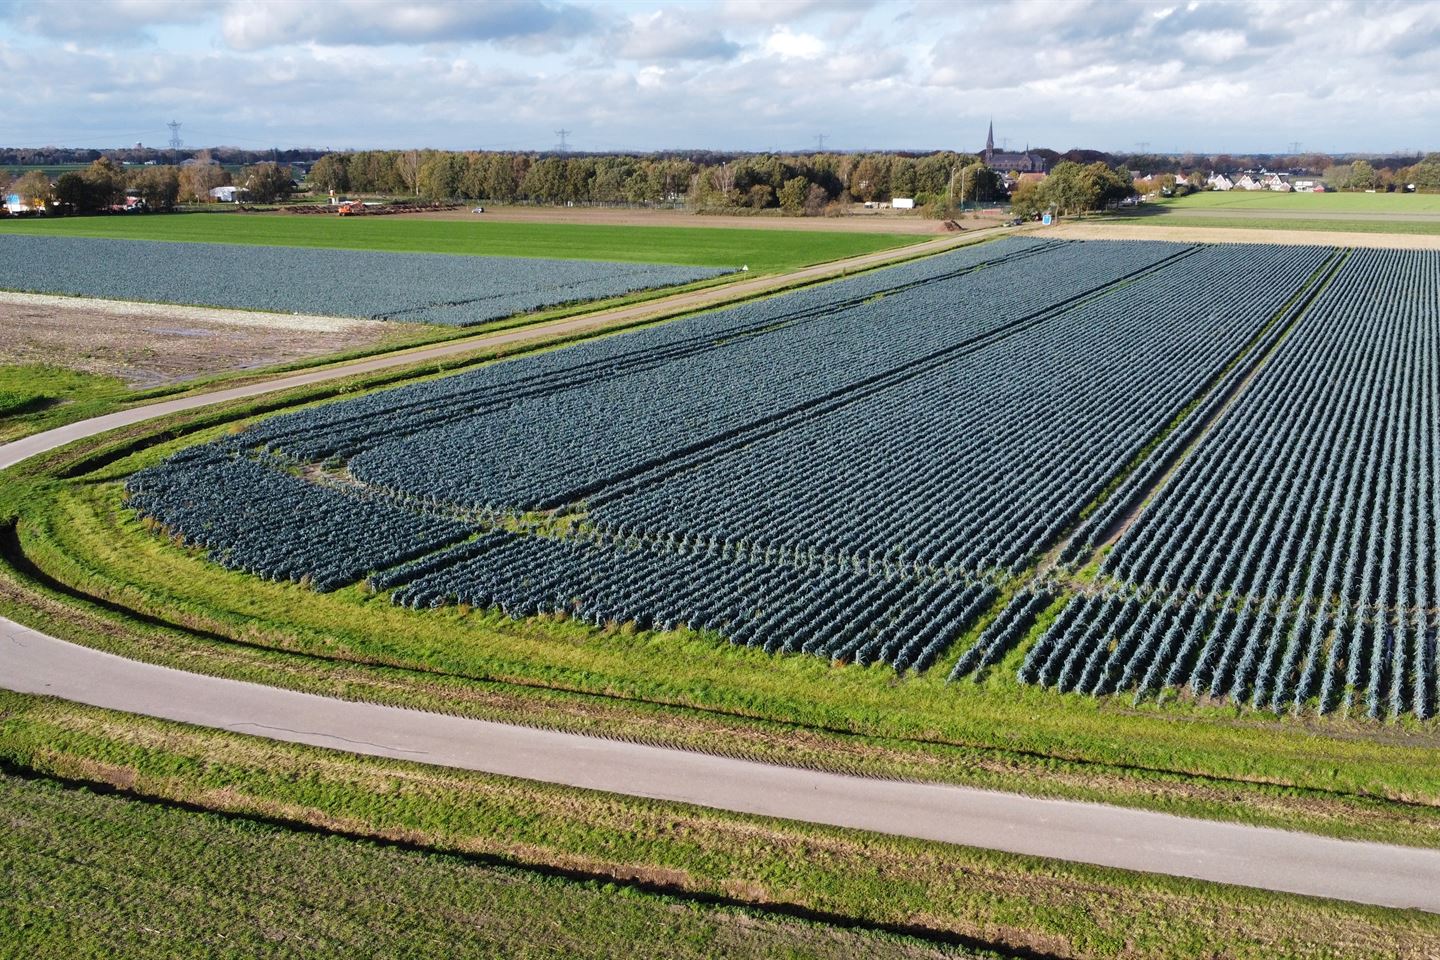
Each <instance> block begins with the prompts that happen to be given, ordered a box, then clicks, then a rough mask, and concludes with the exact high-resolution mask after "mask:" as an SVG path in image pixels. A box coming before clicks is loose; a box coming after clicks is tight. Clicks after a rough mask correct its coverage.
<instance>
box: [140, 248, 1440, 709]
mask: <svg viewBox="0 0 1440 960" xmlns="http://www.w3.org/2000/svg"><path fill="white" fill-rule="evenodd" d="M1347 256H1348V254H1347V253H1346V252H1343V251H1336V250H1332V249H1329V248H1319V247H1284V246H1262V245H1253V246H1252V245H1224V246H1187V245H1180V244H1164V243H1125V242H1097V241H1086V242H1059V241H1046V240H1037V239H1022V238H1011V239H1007V240H1001V241H997V242H993V243H989V244H985V245H982V246H978V247H971V248H966V249H965V250H961V251H956V252H953V253H950V254H947V255H943V256H938V257H933V258H928V259H925V260H920V261H915V262H912V263H909V264H905V265H902V266H898V267H893V268H889V269H885V270H879V271H875V272H872V273H867V274H863V275H861V276H858V277H854V278H851V279H847V280H843V281H839V282H835V283H831V284H827V285H824V286H820V287H814V288H810V289H807V290H803V291H799V292H796V293H792V294H789V295H786V296H782V297H777V298H773V299H770V300H765V301H760V302H755V303H750V304H746V305H742V306H738V307H734V308H731V309H727V310H723V311H718V312H714V313H710V314H704V315H700V316H696V317H692V318H689V319H686V320H683V321H677V322H673V323H670V324H666V325H663V326H659V327H654V328H650V329H647V330H643V331H638V332H634V333H630V334H626V335H623V336H615V337H608V338H604V339H599V340H593V341H590V342H587V343H583V344H580V345H577V346H574V347H571V348H567V349H565V350H562V351H556V352H552V353H547V354H543V355H538V356H535V357H531V358H523V359H517V360H512V361H507V362H503V363H498V364H494V365H491V366H488V367H484V368H481V369H478V370H475V371H471V372H467V373H463V374H459V375H455V376H451V377H447V378H444V379H441V380H436V381H430V382H426V383H423V384H417V385H413V386H407V387H401V388H397V389H392V390H387V391H383V392H380V393H375V394H372V395H369V396H365V397H360V398H357V399H354V400H348V401H344V402H340V403H335V404H329V405H325V406H320V407H315V408H311V409H307V410H304V411H300V412H296V413H293V414H289V415H284V416H280V417H275V418H272V419H269V420H267V421H264V422H262V423H260V424H258V425H257V426H255V427H253V428H251V429H249V430H247V431H245V432H243V433H241V434H239V435H236V436H232V437H227V438H225V439H223V440H220V441H216V442H214V443H211V444H209V445H207V446H204V447H201V448H196V449H192V450H189V451H185V452H183V453H182V454H180V455H178V456H176V457H174V458H172V459H171V460H170V461H168V462H166V463H164V464H162V465H160V466H158V467H155V468H152V469H150V470H147V471H143V472H141V473H139V474H136V475H134V476H133V477H131V478H130V480H129V482H128V489H129V495H130V502H131V504H132V506H133V507H134V508H135V509H136V510H138V511H139V512H140V513H141V514H143V515H145V516H147V517H149V518H152V521H153V522H156V523H158V524H161V525H163V526H164V527H165V528H166V529H167V530H168V531H169V532H170V533H172V534H174V535H178V536H179V537H180V538H181V539H183V540H184V541H185V542H188V543H190V544H193V545H197V546H200V547H203V548H205V549H207V550H208V551H209V554H210V556H211V557H212V558H213V559H214V560H216V561H218V562H220V563H223V564H225V565H227V566H231V567H233V568H236V569H242V570H246V571H248V572H251V573H255V574H258V575H262V576H266V577H271V578H277V579H291V580H301V579H306V581H307V582H309V583H311V584H313V585H314V586H315V587H316V588H318V589H327V590H328V589H334V588H338V587H340V586H343V585H346V584H350V583H355V582H358V581H360V580H362V579H365V580H367V582H368V583H369V585H370V587H371V588H372V589H375V590H380V591H389V596H390V597H391V599H392V600H393V601H394V602H396V603H400V604H404V605H406V606H411V607H417V608H428V607H436V606H443V605H446V604H452V603H464V604H469V605H472V606H477V607H496V608H499V609H502V610H504V611H505V612H507V613H509V614H510V615H512V616H516V617H523V616H530V615H535V614H552V613H563V614H566V615H569V616H571V617H574V618H577V619H581V620H584V621H587V622H590V623H593V624H597V625H602V624H617V623H618V624H624V623H633V624H634V625H636V626H637V627H639V628H646V629H649V628H654V629H671V628H675V627H678V626H681V625H684V626H688V627H690V628H693V629H699V630H706V631H712V632H714V633H715V634H718V635H719V636H721V637H724V638H726V639H728V640H729V641H730V642H733V643H737V644H744V645H747V646H752V647H756V648H760V649H764V650H766V651H770V652H776V653H782V652H788V653H802V654H811V655H816V656H821V657H825V658H827V659H830V660H832V661H835V662H837V663H857V664H872V663H884V664H888V665H890V666H891V667H893V668H894V669H896V670H898V671H909V670H915V671H925V670H928V669H929V668H930V667H931V666H933V665H935V664H937V663H939V662H940V661H941V660H942V659H945V658H947V657H949V658H955V659H954V660H953V662H947V665H946V667H945V669H946V671H947V673H946V674H944V675H948V676H951V677H952V678H955V679H958V678H962V677H966V676H969V675H972V674H974V673H976V672H981V673H984V672H988V671H991V670H993V669H994V668H995V666H996V665H997V664H999V663H1001V661H1003V660H1005V658H1006V657H1007V656H1009V655H1010V654H1011V653H1012V652H1013V651H1015V650H1017V649H1019V650H1021V651H1022V653H1020V654H1017V655H1016V656H1017V657H1018V658H1019V659H1016V660H1013V661H1010V662H1013V663H1016V664H1018V665H1019V679H1020V680H1021V681H1023V682H1030V683H1041V684H1047V685H1052V686H1057V687H1059V688H1060V689H1063V690H1077V691H1084V692H1088V693H1095V694H1099V693H1110V692H1115V691H1118V690H1133V691H1139V692H1141V693H1144V692H1146V691H1155V690H1158V689H1160V688H1162V687H1164V686H1167V685H1170V686H1180V685H1183V686H1185V687H1186V689H1188V690H1191V691H1193V692H1195V693H1197V694H1213V695H1221V694H1224V695H1228V696H1231V697H1233V698H1235V699H1236V700H1237V701H1239V702H1244V703H1247V704H1249V705H1253V706H1267V707H1278V706H1279V705H1282V704H1292V705H1293V704H1301V703H1307V702H1318V703H1319V705H1320V707H1321V709H1326V708H1328V706H1330V705H1333V704H1335V703H1337V702H1345V701H1346V698H1356V697H1358V698H1360V700H1362V701H1363V702H1364V703H1365V704H1366V705H1367V710H1368V712H1369V713H1371V714H1372V715H1380V714H1381V713H1385V712H1389V713H1398V712H1405V711H1409V712H1413V713H1416V714H1418V715H1420V716H1422V717H1423V716H1427V715H1429V714H1430V713H1431V712H1433V710H1434V696H1435V692H1434V684H1435V670H1434V664H1435V650H1434V644H1435V632H1436V616H1435V604H1436V602H1437V599H1436V594H1437V592H1440V584H1437V581H1436V566H1435V559H1434V558H1435V555H1436V550H1437V543H1436V538H1435V529H1436V518H1437V516H1440V507H1437V504H1436V501H1435V497H1436V488H1435V486H1434V474H1435V472H1436V458H1437V456H1440V444H1437V434H1436V429H1435V427H1436V407H1435V400H1434V397H1435V396H1436V386H1437V382H1436V377H1437V370H1440V366H1437V364H1440V361H1437V357H1436V354H1435V343H1434V340H1435V334H1436V330H1435V326H1436V323H1437V321H1440V317H1437V308H1436V304H1437V297H1436V293H1437V288H1436V283H1437V278H1440V265H1437V258H1436V257H1435V256H1434V255H1429V254H1413V253H1412V254H1398V253H1382V252H1368V253H1364V254H1355V255H1353V256H1349V258H1348V259H1346V258H1347ZM1137 517H1138V519H1136V518H1137ZM1117 538H1118V543H1116V540H1117ZM285 543H294V544H296V545H297V549H295V550H293V551H286V550H284V549H279V550H277V548H276V544H282V545H283V544H285ZM1112 544H1114V546H1113V549H1112V548H1111V545H1112ZM1106 550H1108V552H1105V551H1106ZM1100 558H1103V562H1101V563H1100V564H1098V565H1097V563H1096V560H1097V559H1100ZM1047 611H1049V612H1047ZM970 631H975V637H976V638H975V640H974V641H973V642H972V643H971V644H970V645H969V646H968V647H967V648H966V649H963V650H961V649H959V648H958V647H957V640H958V639H959V638H960V637H962V636H964V635H965V634H966V633H967V632H970ZM1012 669H1013V668H1012Z"/></svg>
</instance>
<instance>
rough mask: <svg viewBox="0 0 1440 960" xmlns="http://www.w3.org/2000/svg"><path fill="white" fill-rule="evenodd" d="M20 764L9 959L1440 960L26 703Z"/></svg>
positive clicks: (599, 799) (626, 801)
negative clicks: (102, 788) (968, 959)
mask: <svg viewBox="0 0 1440 960" xmlns="http://www.w3.org/2000/svg"><path fill="white" fill-rule="evenodd" d="M0 764H3V765H4V768H5V769H8V770H9V771H11V775H9V776H0V811H3V812H0V827H3V831H0V876H4V877H5V890H6V899H5V908H4V909H3V910H0V955H5V956H10V955H14V956H17V957H19V956H24V957H51V956H53V957H56V958H59V957H64V958H67V960H68V958H71V957H92V956H93V957H102V956H104V957H110V956H125V957H148V956H157V957H158V956H165V957H190V956H195V957H201V956H203V957H212V956H236V957H252V956H280V955H283V956H296V957H298V956H406V957H425V956H496V957H499V956H504V957H507V958H508V957H525V956H531V957H534V956H566V957H570V956H574V957H622V956H623V957H637V958H639V957H648V956H664V957H690V956H695V957H705V956H745V957H751V956H755V957H759V956H773V957H796V958H798V957H847V956H854V957H871V956H874V957H892V956H893V957H931V956H939V955H956V954H959V953H962V952H963V951H961V950H956V949H954V948H953V947H951V948H948V949H947V948H946V947H944V946H943V945H944V944H947V943H948V944H958V945H960V946H962V947H976V948H982V949H998V950H1001V951H1003V952H1004V955H1007V956H1014V955H1016V954H1017V953H1018V954H1019V955H1021V956H1054V957H1061V956H1064V957H1081V958H1117V960H1118V958H1133V957H1147V958H1151V960H1182V958H1183V960H1191V958H1195V957H1201V956H1204V957H1227V958H1231V960H1249V958H1253V960H1262V958H1263V960H1271V958H1277V957H1284V958H1287V960H1298V958H1317V960H1318V958H1322V957H1324V958H1330V960H1342V958H1355V960H1360V958H1372V957H1381V956H1384V957H1414V958H1417V960H1418V958H1421V957H1427V956H1431V955H1433V954H1434V951H1435V950H1436V949H1437V947H1440V917H1437V916H1434V915H1429V914H1424V913H1419V912H1415V911H1398V910H1384V909H1378V908H1370V907H1361V906H1355V905H1351V904H1345V903H1338V902H1332V901H1324V900H1315V899H1308V898H1303V897H1295V896H1287V895H1280V894H1270V893H1265V892H1261V891H1256V890H1248V889H1244V888H1239V887H1226V886H1220V885H1215V884H1206V883H1200V882H1196V881H1190V880H1182V879H1173V878H1168V877H1159V876H1152V875H1148V874H1140V873H1130V872H1126V871H1121V870H1113V869H1105V868H1100V867H1091V866H1085V865H1080V864H1068V863H1063V862H1058V861H1052V860H1044V859H1040V858H1035V857H1021V856H1014V855H1010V854H1001V853H992V852H988V851H984V850H975V849H971V848H966V847H957V846H950V845H946V844H941V843H933V842H925V841H917V840H906V839H902V838H896V837H887V836H882V835H878V834H869V833H863V832H860V831H850V830H840V829H835V828H829V827H820V826H809V825H805V824H796V823H790V822H787V821H781V820H773V819H768V818H764V817H755V816H741V815H735V814H726V813H720V812H716V811H711V810H705V809H703V808H697V807H691V806H686V805H684V804H678V803H662V802H658V801H651V800H645V799H640V798H632V797H623V796H615V795H611V794H603V793H596V792H592V791H584V790H575V789H571V788H565V787H557V786H552V785H548V784H541V783H531V782H526V781H521V780H514V779H509V778H505V777H497V776H490V775H485V774H476V773H468V772H464V771H457V770H446V769H442V768H437V767H427V766H424V765H421V764H416V763H406V762H401V761H391V760H381V759H375V758H365V757H355V756H351V755H348V754H344V753H340V752H336V751H328V750H321V749H318V748H314V747H302V746H293V745H289V744H280V743H272V742H268V741H265V740H260V739H256V738H252V737H246V736H241V735H238V734H233V733H225V732H220V731H211V730H203V729H200V728H197V727H191V726H186V725H183V724H176V723H167V722H164V721H158V720H151V719H147V718H144V717H135V716H129V715H125V714H118V713H113V712H109V711H103V710H96V709H93V708H90V707H83V706H78V705H75V704H68V703H64V702H61V701H55V700H48V699H44V698H39V697H29V696H22V695H18V694H9V693H3V692H0ZM17 774H18V775H19V776H17ZM36 778H39V780H38V782H37V779H36ZM55 779H60V780H64V781H70V782H72V783H73V782H76V781H79V782H83V783H87V784H97V785H109V786H111V787H114V788H118V790H120V791H121V793H122V794H124V795H129V796H134V797H143V798H150V800H151V802H148V803H143V804H142V803H136V802H133V801H130V800H126V799H120V798H115V797H103V796H94V795H91V794H89V793H88V792H85V791H83V790H77V789H61V788H60V787H58V786H57V785H56V784H55V783H54V782H52V781H53V780H55ZM176 805H186V806H188V807H189V808H190V809H177V808H176ZM197 811H217V812H222V813H223V814H225V815H224V816H217V815H214V814H211V813H208V812H197ZM257 820H264V821H267V822H265V823H260V822H256V821H257ZM297 828H299V829H302V830H307V831H311V832H308V833H301V832H296V830H297ZM336 833H343V834H345V835H346V837H347V838H346V839H340V838H337V837H335V836H334V834H336ZM372 839H373V840H381V841H386V840H389V841H400V842H401V843H403V844H404V845H405V847H406V849H394V848H382V847H377V846H374V845H372V844H370V843H367V842H366V841H367V840H372ZM501 865H503V867H502V866H501ZM525 867H532V868H540V869H549V870H550V871H562V872H563V875H564V877H565V878H566V879H564V880H561V879H553V878H552V879H546V878H542V877H539V876H537V875H535V873H534V872H532V871H526V870H524V869H523V868H525ZM516 868H522V869H516ZM581 878H583V879H584V880H586V881H587V882H583V883H582V882H575V881H576V880H577V879H581ZM656 894H661V895H662V896H656ZM717 899H718V900H720V901H722V902H723V903H725V904H727V905H733V906H725V907H719V906H716V905H715V904H714V901H715V900H717ZM707 901H708V902H707ZM786 913H791V914H794V913H799V914H801V915H802V916H805V917H807V918H810V919H812V920H814V921H816V922H814V923H801V922H796V921H794V920H787V919H784V916H783V915H784V914H786ZM885 930H890V931H894V930H903V931H906V932H908V933H910V934H912V938H900V937H894V936H887V935H884V934H882V933H879V932H878V931H885Z"/></svg>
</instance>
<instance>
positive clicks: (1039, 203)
mask: <svg viewBox="0 0 1440 960" xmlns="http://www.w3.org/2000/svg"><path fill="white" fill-rule="evenodd" d="M1010 209H1011V211H1012V212H1013V213H1014V214H1015V216H1017V217H1023V218H1024V219H1026V220H1029V219H1030V218H1032V217H1036V216H1038V215H1040V214H1041V213H1044V212H1045V198H1044V197H1042V196H1041V195H1040V184H1039V183H1037V182H1035V181H1034V180H1021V181H1020V183H1019V184H1018V185H1017V186H1016V187H1015V192H1014V193H1012V194H1010Z"/></svg>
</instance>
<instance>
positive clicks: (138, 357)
mask: <svg viewBox="0 0 1440 960" xmlns="http://www.w3.org/2000/svg"><path fill="white" fill-rule="evenodd" d="M430 329H431V328H429V327H425V326H423V325H416V324H407V323H392V322H389V321H380V320H354V319H348V318H344V317H317V316H307V315H301V314H296V315H289V314H274V313H252V312H247V311H242V310H216V309H211V308H205V307H180V306H167V305H163V304H149V303H125V302H120V301H112V300H92V299H85V298H79V297H53V296H44V295H39V294H25V293H5V292H0V364H46V365H50V366H59V367H65V368H68V369H72V370H79V371H82V372H85V373H94V374H103V375H108V376H115V377H119V378H120V379H122V380H124V381H125V382H126V383H128V384H129V385H130V386H132V387H136V388H147V387H156V386H161V385H164V384H169V383H178V382H180V381H184V380H190V379H192V378H194V377H198V376H204V375H207V374H216V373H224V372H227V371H233V370H248V369H251V368H255V367H267V366H272V365H274V364H279V363H286V362H289V361H292V360H301V359H306V358H309V357H317V356H323V355H325V354H331V353H340V352H344V351H351V350H357V349H360V348H363V347H369V346H375V345H380V344H385V343H391V342H393V343H400V342H407V341H413V340H415V339H416V337H417V336H418V335H420V334H422V333H424V332H425V331H428V330H430Z"/></svg>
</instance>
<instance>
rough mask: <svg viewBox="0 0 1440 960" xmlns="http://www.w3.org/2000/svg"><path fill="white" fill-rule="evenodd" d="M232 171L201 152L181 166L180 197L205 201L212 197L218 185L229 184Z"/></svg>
mask: <svg viewBox="0 0 1440 960" xmlns="http://www.w3.org/2000/svg"><path fill="white" fill-rule="evenodd" d="M229 183H230V171H228V170H226V169H225V168H224V167H222V166H220V164H218V163H216V162H215V161H214V160H212V159H210V156H209V154H201V155H200V156H198V157H196V158H195V159H194V160H193V161H189V162H187V163H184V164H182V165H181V166H180V198H181V199H183V200H194V201H199V202H201V203H204V202H206V201H208V200H209V199H210V191H211V190H213V189H215V188H216V187H224V186H228V185H229Z"/></svg>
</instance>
